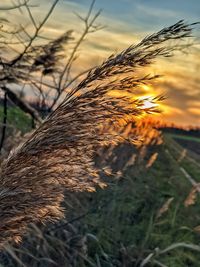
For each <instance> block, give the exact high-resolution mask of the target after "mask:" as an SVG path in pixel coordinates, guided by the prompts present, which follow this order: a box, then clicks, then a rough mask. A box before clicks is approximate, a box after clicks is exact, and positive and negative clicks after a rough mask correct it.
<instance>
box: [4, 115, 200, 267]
mask: <svg viewBox="0 0 200 267" xmlns="http://www.w3.org/2000/svg"><path fill="white" fill-rule="evenodd" d="M9 116H11V115H9ZM13 116H14V123H15V124H16V126H17V125H18V126H19V128H20V127H23V129H27V128H26V127H29V126H27V124H28V125H29V122H30V121H29V120H27V121H26V118H21V117H20V119H18V118H17V117H18V115H17V116H15V115H13ZM20 116H21V115H20ZM18 121H19V124H18ZM22 121H23V122H22ZM21 123H22V124H21ZM24 123H25V124H24ZM178 139H180V140H185V144H187V142H197V144H199V141H198V140H196V139H198V138H188V137H185V138H184V136H178V135H170V134H166V135H164V143H163V144H162V145H159V146H149V147H147V148H146V151H145V153H143V155H142V156H141V155H140V156H137V157H136V160H135V161H133V162H132V164H129V167H128V168H126V170H125V171H124V172H123V174H122V176H121V177H117V176H114V177H104V179H106V181H107V182H108V187H107V188H105V189H104V190H102V189H98V190H97V192H96V193H78V194H76V193H73V194H70V193H67V194H66V200H65V204H64V205H65V207H66V219H64V220H63V221H61V222H59V223H58V224H55V225H53V226H52V225H49V226H48V227H43V226H32V227H31V230H30V233H29V234H28V235H27V236H26V238H25V240H24V242H23V244H22V245H20V246H18V247H9V248H8V249H7V252H5V253H3V254H2V255H1V258H0V263H1V265H2V266H3V267H7V266H8V267H9V266H10V267H11V266H12V267H14V266H33V267H34V266H37V267H39V266H40V267H45V266H47V267H53V266H59V267H62V266H63V267H64V266H66V267H67V266H69V267H72V266H75V267H76V266H77V267H79V266H80V267H89V266H96V267H121V266H124V267H129V266H130V267H143V266H148V267H154V266H161V267H185V266H194V267H195V266H199V262H200V253H199V252H200V246H199V244H200V212H199V211H200V208H199V207H200V198H199V195H198V192H196V194H193V203H191V205H186V204H185V203H186V199H188V195H190V193H191V190H192V188H193V187H194V186H195V185H194V184H192V182H195V183H199V182H200V166H199V162H200V160H199V159H200V154H198V153H196V152H195V151H192V150H189V149H188V150H186V146H185V145H184V144H180V143H179V142H177V140H178ZM137 153H138V152H137V151H136V149H135V148H134V147H133V146H130V145H121V147H120V148H119V149H116V150H115V151H114V158H116V160H115V164H113V166H116V165H117V166H122V165H123V164H122V158H124V159H125V161H127V160H128V158H130V157H132V156H133V155H135V154H137ZM154 153H158V156H157V159H156V160H155V161H154V162H152V164H149V166H148V165H147V163H148V162H149V160H150V158H151V155H153V154H154ZM120 164H121V165H120ZM111 165H112V164H111ZM120 168H122V167H120ZM183 170H184V171H183ZM191 181H192V182H191Z"/></svg>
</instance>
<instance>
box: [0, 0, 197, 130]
mask: <svg viewBox="0 0 200 267" xmlns="http://www.w3.org/2000/svg"><path fill="white" fill-rule="evenodd" d="M1 2H4V4H7V5H8V4H9V3H11V1H9V0H6V1H1ZM52 2H53V1H50V0H48V1H47V0H43V1H34V0H32V3H40V8H35V16H38V18H41V17H42V16H43V15H44V12H45V11H46V10H47V9H48V8H49V7H50V5H51V3H52ZM90 3H91V1H90V0H60V2H59V3H58V5H57V7H56V9H55V11H54V13H53V15H52V17H51V19H50V20H49V21H48V23H47V24H46V26H45V28H44V30H43V33H44V34H45V35H46V36H51V37H53V36H58V35H59V34H62V33H63V32H64V31H66V30H67V29H69V30H70V29H72V30H74V37H78V35H79V34H80V33H81V31H82V30H83V27H82V22H81V21H80V20H78V18H77V16H76V14H74V12H76V13H78V14H80V15H82V16H84V15H85V14H86V13H87V11H88V8H89V6H90ZM0 5H3V4H1V3H0ZM94 9H95V10H96V11H97V10H98V9H102V13H101V15H100V17H99V19H98V22H99V23H100V24H102V25H104V26H105V28H103V29H102V30H101V31H98V32H96V33H94V34H91V35H89V36H88V38H87V40H86V41H85V42H84V44H83V45H82V46H81V48H80V50H79V59H78V60H77V63H78V64H77V65H74V66H76V69H74V71H75V72H78V71H81V70H84V69H85V68H88V67H90V66H94V65H96V64H98V63H100V62H102V60H103V59H105V58H106V57H107V56H109V55H110V54H112V53H116V52H119V51H120V50H122V49H124V48H126V47H127V46H129V45H131V44H133V43H136V42H138V41H140V40H141V39H142V38H143V37H145V36H146V35H148V34H150V33H153V32H155V31H157V30H160V29H161V28H162V27H165V26H169V25H171V24H174V23H176V22H177V21H178V20H180V19H184V20H185V21H186V22H191V23H192V22H196V21H200V1H199V0H190V1H188V0H168V1H161V0H160V1H158V0H117V1H116V0H96V3H95V8H94ZM1 13H2V12H1ZM11 14H13V13H12V11H9V12H8V11H7V13H6V14H5V12H4V14H3V15H1V17H3V16H5V15H6V16H9V15H11ZM15 16H16V19H18V20H19V21H20V20H21V19H22V16H21V15H20V14H19V13H18V14H15ZM193 35H194V36H195V39H193V42H194V43H196V45H195V46H194V47H193V48H191V49H190V50H189V51H188V53H184V54H181V53H178V54H177V55H175V56H174V57H172V58H170V59H165V60H159V61H158V63H157V64H155V65H153V66H152V67H151V69H150V72H151V73H152V74H162V75H164V77H163V78H161V79H160V81H157V82H156V83H155V85H154V86H152V87H151V88H144V90H143V93H144V94H145V95H156V94H160V93H163V94H165V95H166V96H167V100H165V101H164V105H163V110H164V112H163V114H162V115H161V116H162V118H163V119H165V120H168V121H172V122H175V123H178V124H184V125H188V124H190V125H198V126H200V74H199V73H200V25H197V26H196V27H195V30H194V33H193ZM191 41H192V40H189V41H188V42H191Z"/></svg>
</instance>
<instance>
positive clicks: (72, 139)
mask: <svg viewBox="0 0 200 267" xmlns="http://www.w3.org/2000/svg"><path fill="white" fill-rule="evenodd" d="M191 29H192V24H191V25H187V24H185V23H184V22H183V21H180V22H178V23H176V24H175V25H173V26H170V27H168V28H164V29H163V30H161V31H159V32H158V33H155V34H153V35H151V36H149V37H146V38H145V39H143V40H142V41H141V42H140V43H139V44H137V45H132V46H130V47H129V48H128V49H126V50H124V51H123V52H121V53H120V54H118V55H116V56H111V57H110V58H108V59H107V60H106V61H105V62H104V63H103V64H102V65H100V66H99V67H97V68H95V69H93V70H92V71H90V72H89V73H88V75H87V76H86V78H85V79H84V80H83V81H82V82H81V83H80V84H79V85H78V86H77V87H76V88H74V89H73V90H72V91H71V92H69V93H68V95H67V97H66V98H65V100H64V101H63V103H62V104H61V105H60V106H59V107H58V108H57V109H56V110H55V111H54V112H53V113H52V114H51V115H50V117H49V118H48V119H47V120H46V121H45V122H44V123H43V124H42V125H41V126H40V127H39V129H37V130H36V131H35V132H34V133H33V134H32V136H31V137H30V138H29V139H28V140H27V141H25V142H24V143H23V144H22V145H21V146H20V147H18V148H17V149H16V150H14V151H12V152H11V154H10V156H9V157H8V159H7V160H5V161H4V162H3V164H2V169H1V190H0V202H1V206H0V244H1V245H3V244H4V243H5V242H7V241H12V240H14V241H16V242H17V241H19V240H20V239H21V236H22V235H23V233H24V232H25V231H26V228H27V226H28V225H29V224H30V223H37V222H42V223H44V222H46V221H49V220H50V221H54V220H57V219H59V218H62V217H63V209H62V205H61V203H62V201H63V195H64V190H69V191H93V190H95V187H96V186H97V185H99V186H101V187H103V186H104V185H105V184H104V183H103V182H102V181H101V179H100V177H99V175H98V169H97V168H96V167H95V165H94V160H93V157H94V154H95V151H96V149H97V147H99V146H101V145H102V144H105V143H117V142H118V141H121V139H122V138H123V136H121V135H120V133H118V132H117V131H116V130H115V131H110V130H108V131H102V125H103V126H105V129H106V126H108V125H109V126H110V125H114V124H116V123H118V122H119V120H121V119H123V120H124V122H126V123H128V122H129V121H134V120H135V118H137V116H138V115H141V114H144V113H150V112H154V111H156V109H155V108H148V109H147V108H145V107H144V108H142V106H143V103H142V101H141V100H138V99H136V98H135V97H134V88H136V87H138V86H140V85H141V84H144V83H148V82H149V81H150V80H152V79H154V78H157V76H154V77H152V76H144V77H138V76H137V69H138V68H139V67H144V66H147V65H149V64H151V63H152V62H153V61H154V59H156V58H157V57H158V56H167V57H168V56H170V55H171V52H172V51H173V50H175V48H176V47H175V48H174V47H171V46H168V44H167V43H168V41H170V40H174V39H182V38H185V37H189V36H190V35H191ZM113 90H119V91H120V92H121V96H119V95H117V96H115V95H114V94H113V95H112V94H110V92H111V91H113ZM162 99H163V98H162V97H160V96H159V97H157V98H155V99H153V100H152V101H153V102H156V101H160V100H162ZM107 129H110V127H107Z"/></svg>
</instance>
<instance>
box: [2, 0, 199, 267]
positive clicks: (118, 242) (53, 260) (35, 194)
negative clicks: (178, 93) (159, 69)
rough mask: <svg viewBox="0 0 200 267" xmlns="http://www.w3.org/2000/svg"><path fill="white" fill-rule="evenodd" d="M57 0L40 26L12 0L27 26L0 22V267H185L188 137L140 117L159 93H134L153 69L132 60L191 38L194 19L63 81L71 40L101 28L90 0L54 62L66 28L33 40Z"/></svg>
mask: <svg viewBox="0 0 200 267" xmlns="http://www.w3.org/2000/svg"><path fill="white" fill-rule="evenodd" d="M57 2H58V0H56V1H55V2H54V3H53V5H52V6H51V7H50V9H49V11H48V12H47V14H46V15H45V17H44V18H43V20H42V21H41V22H40V23H38V22H37V21H36V20H35V18H34V17H33V13H32V9H31V8H32V6H31V5H29V1H24V2H23V3H21V2H19V3H18V5H16V6H13V7H12V8H11V9H19V10H20V11H21V10H26V14H28V19H29V21H30V22H31V25H32V31H31V32H30V33H27V31H26V29H25V27H24V26H23V25H21V24H20V25H19V28H18V29H17V30H14V31H13V29H15V27H13V28H12V31H10V30H4V28H1V29H0V31H1V33H2V38H3V41H2V46H5V47H4V48H6V49H7V50H6V49H5V51H4V53H3V55H1V62H0V65H1V77H2V78H1V81H0V86H1V89H2V92H3V95H4V98H3V99H2V104H3V105H2V107H1V109H0V117H1V121H2V137H1V174H0V182H1V186H0V249H1V252H0V264H1V265H2V266H3V267H5V266H8V267H12V266H23V267H25V266H33V267H34V266H37V267H39V266H49V267H51V266H52V267H53V266H69V267H76V266H77V267H79V266H80V267H86V266H97V267H101V266H103V267H104V266H105V267H107V266H110V267H120V266H124V267H129V266H130V267H131V266H134V267H144V266H152V267H153V266H161V267H163V266H164V267H166V266H168V267H169V266H175V267H182V266H195V265H196V264H198V262H199V260H200V258H199V251H200V246H199V245H198V243H199V232H200V226H199V215H198V205H199V199H198V194H199V193H200V189H199V184H198V182H199V181H198V179H199V174H200V166H199V163H198V162H199V158H200V154H199V150H198V145H199V139H198V137H193V136H192V137H191V136H189V135H186V136H185V135H184V132H183V134H182V135H180V134H170V133H167V132H166V133H165V134H164V136H162V133H161V131H160V130H159V129H158V128H156V127H155V125H154V124H153V122H150V121H146V120H145V119H144V120H143V118H144V117H145V116H146V115H148V114H149V113H155V112H159V109H158V108H157V107H158V105H157V103H158V102H159V101H162V100H163V99H164V97H163V96H156V97H153V98H143V99H141V98H138V97H136V96H135V95H134V89H137V88H138V87H140V86H142V85H144V84H145V85H148V84H151V83H152V82H153V81H154V80H155V79H157V78H158V77H159V76H158V75H150V74H147V73H146V72H145V71H143V68H144V67H145V66H149V65H151V64H152V62H153V61H154V60H155V59H156V58H157V57H159V56H162V57H169V56H171V55H172V52H174V51H175V50H177V49H179V46H178V45H177V44H176V45H175V46H172V45H171V42H172V41H174V40H180V41H182V39H185V38H187V37H190V36H191V32H192V27H193V25H194V24H186V23H184V21H179V22H177V23H176V24H174V25H172V26H170V27H166V28H164V29H162V30H161V31H159V32H157V33H154V34H152V35H150V36H148V37H146V38H144V39H143V40H142V41H141V42H140V43H138V44H136V45H131V46H130V47H128V48H126V49H125V50H124V51H122V52H120V53H119V54H117V55H111V56H110V57H109V58H108V59H107V60H105V61H104V62H103V63H102V64H100V65H99V66H97V67H94V68H92V69H90V70H89V71H88V72H87V74H86V72H84V73H80V74H78V75H77V76H75V77H71V75H70V74H71V68H72V65H73V62H74V61H75V59H76V53H77V50H78V48H79V46H80V45H81V43H82V41H83V40H84V38H85V37H86V35H87V34H89V33H91V32H93V31H96V30H97V29H100V28H101V27H100V26H98V25H96V24H95V23H94V22H95V21H96V18H97V17H98V16H99V14H100V12H97V13H96V14H94V15H93V13H92V12H93V6H94V1H93V2H92V4H91V6H90V8H89V11H88V14H87V15H86V16H85V17H81V16H79V18H80V19H81V20H82V21H83V23H84V26H85V28H84V31H83V33H82V34H81V36H80V38H79V39H77V40H76V42H75V45H74V46H73V48H72V49H71V50H70V53H69V54H68V56H67V57H66V58H63V52H64V51H65V50H64V46H65V45H67V44H68V43H70V41H71V40H72V37H71V31H67V32H65V33H64V34H63V35H62V36H60V37H59V38H57V39H55V40H47V42H46V43H43V44H38V43H37V41H38V39H40V38H41V36H40V32H41V29H42V27H43V25H44V24H45V23H46V21H47V20H48V18H49V16H50V15H51V13H52V11H53V9H54V7H55V6H56V4H57ZM6 8H7V10H10V7H6ZM3 22H4V23H7V20H5V21H3ZM8 36H14V39H12V40H10V39H8ZM21 36H26V38H21ZM13 40H14V41H13ZM16 43H17V44H19V45H20V46H21V49H19V50H18V51H17V50H14V49H13V48H12V45H14V44H16ZM11 51H12V53H9V52H11ZM36 73H37V74H39V75H38V76H37V77H40V79H35V74H36ZM83 74H85V76H84V78H83V79H82V81H79V78H80V76H82V75H83ZM50 79H52V80H53V85H52V81H51V82H50ZM13 84H14V85H16V86H20V88H21V90H20V94H18V93H17V92H15V90H13ZM30 85H31V87H32V92H37V93H38V95H39V97H38V99H37V100H38V101H36V103H35V104H34V105H33V104H30V103H29V102H28V101H27V99H26V98H25V97H24V95H23V94H24V90H25V88H27V86H30ZM71 86H73V87H71ZM66 89H67V90H66ZM52 95H53V97H52ZM63 95H65V98H64V100H63V102H61V104H60V105H58V103H59V100H60V99H61V97H62V96H63ZM11 103H12V104H11ZM56 106H57V108H56V109H54V108H55V107H56ZM47 114H48V115H49V116H48V118H47V119H46V120H45V121H44V122H42V117H45V116H46V115H47ZM34 127H36V130H35V131H33V132H32V133H30V134H29V132H31V129H32V128H34ZM25 133H28V134H27V135H26V134H25ZM21 141H23V142H22V144H21V145H20V146H19V147H18V148H17V149H15V150H12V152H11V153H10V154H9V156H8V157H7V154H8V153H9V152H10V151H11V149H12V148H14V147H15V146H16V145H18V144H19V143H20V142H21ZM194 143H195V147H196V149H192V148H193V146H194ZM190 150H192V151H190ZM95 190H97V192H96V193H92V192H93V191H95ZM51 222H54V224H52V223H51Z"/></svg>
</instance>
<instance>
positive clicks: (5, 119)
mask: <svg viewBox="0 0 200 267" xmlns="http://www.w3.org/2000/svg"><path fill="white" fill-rule="evenodd" d="M6 126H7V92H5V93H4V101H3V127H2V134H1V142H0V153H1V151H2V148H3V144H4V140H5V136H6Z"/></svg>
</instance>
